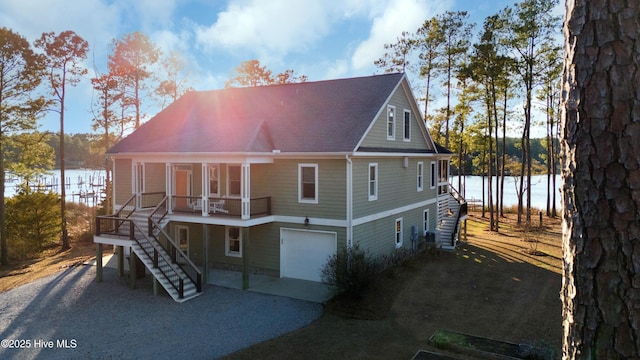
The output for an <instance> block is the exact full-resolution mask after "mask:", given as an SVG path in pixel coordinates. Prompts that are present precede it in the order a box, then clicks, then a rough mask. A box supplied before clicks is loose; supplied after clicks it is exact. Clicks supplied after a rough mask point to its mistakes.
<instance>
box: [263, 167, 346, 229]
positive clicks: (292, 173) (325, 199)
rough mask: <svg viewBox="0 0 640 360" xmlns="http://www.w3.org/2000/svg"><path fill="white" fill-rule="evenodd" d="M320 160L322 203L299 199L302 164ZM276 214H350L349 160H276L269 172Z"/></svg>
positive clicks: (338, 216) (319, 182) (319, 175)
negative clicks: (348, 189) (348, 209)
mask: <svg viewBox="0 0 640 360" xmlns="http://www.w3.org/2000/svg"><path fill="white" fill-rule="evenodd" d="M302 163H304V164H318V203H317V204H306V203H299V202H298V164H302ZM265 175H266V178H267V179H268V180H267V181H268V184H265V185H266V186H268V188H269V192H270V194H271V196H272V203H271V206H272V212H273V214H275V215H286V216H309V217H320V218H326V219H345V218H346V191H347V190H346V161H345V160H344V159H336V160H276V161H275V163H274V164H273V165H271V166H270V167H269V169H268V171H266V172H265Z"/></svg>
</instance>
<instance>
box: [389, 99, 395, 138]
mask: <svg viewBox="0 0 640 360" xmlns="http://www.w3.org/2000/svg"><path fill="white" fill-rule="evenodd" d="M395 139H396V107H395V106H387V140H395Z"/></svg>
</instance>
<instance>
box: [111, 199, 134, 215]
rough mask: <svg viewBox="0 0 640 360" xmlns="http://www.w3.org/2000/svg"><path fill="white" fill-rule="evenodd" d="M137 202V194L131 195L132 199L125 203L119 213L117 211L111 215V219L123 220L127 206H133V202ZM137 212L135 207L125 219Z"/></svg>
mask: <svg viewBox="0 0 640 360" xmlns="http://www.w3.org/2000/svg"><path fill="white" fill-rule="evenodd" d="M135 201H136V194H133V195H131V197H130V198H129V199H128V200H127V201H126V202H125V203H124V205H122V206H121V207H120V209H118V211H116V212H115V213H114V214H113V215H110V217H117V218H121V217H122V216H121V212H122V211H123V210H124V209H126V208H127V206H129V205H131V204H130V203H131V202H135ZM135 211H136V207H135V206H134V207H133V210H131V212H130V213H129V214H127V216H125V217H124V218H125V219H128V218H129V217H130V216H131V214H133V213H134V212H135Z"/></svg>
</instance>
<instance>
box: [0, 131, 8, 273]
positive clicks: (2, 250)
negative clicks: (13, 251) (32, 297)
mask: <svg viewBox="0 0 640 360" xmlns="http://www.w3.org/2000/svg"><path fill="white" fill-rule="evenodd" d="M2 137H3V135H2V122H0V265H9V252H8V251H7V223H6V211H5V206H4V200H5V197H4V180H5V178H4V147H3V146H2V144H3V142H2V140H3V139H2Z"/></svg>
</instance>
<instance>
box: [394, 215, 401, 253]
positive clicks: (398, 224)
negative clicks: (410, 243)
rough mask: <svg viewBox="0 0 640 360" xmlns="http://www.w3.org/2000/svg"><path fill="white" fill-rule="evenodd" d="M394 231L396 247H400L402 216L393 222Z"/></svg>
mask: <svg viewBox="0 0 640 360" xmlns="http://www.w3.org/2000/svg"><path fill="white" fill-rule="evenodd" d="M395 225H396V226H395V233H396V238H395V241H396V249H398V248H400V247H402V218H399V219H396V224H395Z"/></svg>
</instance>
